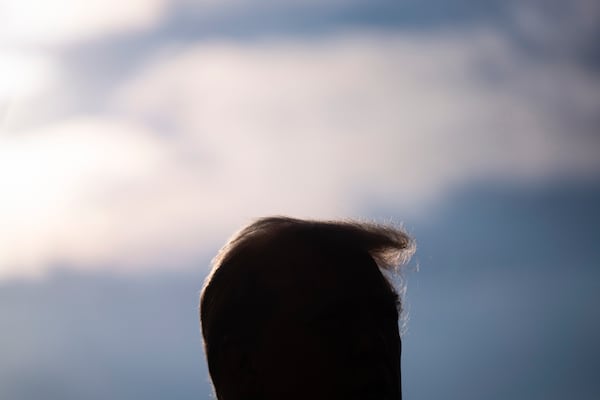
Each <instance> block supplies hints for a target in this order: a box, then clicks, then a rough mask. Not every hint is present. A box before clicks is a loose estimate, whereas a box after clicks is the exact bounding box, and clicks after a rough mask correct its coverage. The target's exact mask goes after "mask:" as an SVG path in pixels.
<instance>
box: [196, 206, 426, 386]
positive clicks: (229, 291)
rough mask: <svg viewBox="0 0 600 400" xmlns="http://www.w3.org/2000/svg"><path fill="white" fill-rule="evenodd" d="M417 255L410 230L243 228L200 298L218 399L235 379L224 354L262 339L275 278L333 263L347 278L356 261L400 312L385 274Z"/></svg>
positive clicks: (264, 223) (283, 222)
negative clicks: (378, 275)
mask: <svg viewBox="0 0 600 400" xmlns="http://www.w3.org/2000/svg"><path fill="white" fill-rule="evenodd" d="M414 249H415V245H414V242H413V241H412V240H411V238H410V237H409V236H408V235H407V234H406V233H405V232H404V231H403V230H401V229H399V228H396V227H393V226H390V225H380V224H375V223H363V222H356V221H314V220H300V219H294V218H289V217H280V216H278V217H266V218H261V219H259V220H257V221H255V222H253V223H251V224H250V225H248V226H246V227H244V228H242V229H241V230H240V231H239V232H237V233H236V234H234V235H233V237H232V238H231V239H230V240H229V241H228V242H227V244H225V246H224V247H223V248H222V249H221V250H220V251H219V253H218V254H217V256H216V257H215V258H214V260H213V262H212V270H211V272H210V274H209V276H208V277H207V278H206V281H205V283H204V286H203V289H202V293H201V295H200V320H201V327H202V334H203V338H204V348H205V352H206V357H207V361H208V367H209V372H210V375H211V377H212V380H213V384H214V386H215V389H216V392H217V396H219V389H220V386H222V384H223V383H222V379H223V381H224V380H225V379H231V377H222V375H223V373H222V368H223V363H224V361H223V360H222V358H223V356H222V355H219V352H220V349H223V348H224V347H227V346H228V344H229V343H231V341H241V342H243V343H245V345H248V346H251V343H254V340H255V339H256V336H257V335H260V325H261V321H262V316H264V315H265V314H266V313H268V312H269V311H268V310H270V309H271V308H272V307H273V304H272V303H275V302H274V301H273V299H274V298H277V297H276V296H277V294H276V292H277V290H278V289H277V285H278V282H280V281H277V279H278V278H270V277H272V276H279V275H278V274H288V272H287V271H288V270H289V269H294V268H296V269H302V268H308V264H311V265H312V264H315V265H317V264H318V265H327V266H330V265H331V264H333V266H332V268H334V270H333V271H334V272H333V273H334V274H339V275H340V276H342V275H343V274H344V268H345V267H347V265H348V263H349V262H354V261H349V260H355V259H361V260H364V261H361V262H362V263H363V264H364V263H373V262H374V263H375V264H376V266H377V267H378V269H379V271H380V272H384V274H382V275H383V278H382V279H383V280H384V281H385V284H386V285H387V286H388V288H389V289H390V293H392V294H393V296H394V299H395V302H396V304H397V306H398V311H401V302H400V301H399V300H398V295H397V292H396V291H395V290H394V287H393V284H392V283H391V282H390V281H389V278H387V277H386V275H388V273H390V272H394V271H397V266H399V265H401V264H403V263H405V262H406V261H407V260H408V259H409V258H410V256H411V255H412V253H413V252H414ZM319 260H320V261H319ZM323 260H326V261H323ZM319 262H320V263H321V264H319ZM292 266H293V267H292ZM338 270H339V271H338ZM294 273H295V272H294ZM269 279H274V280H275V281H274V282H275V283H273V282H272V281H269ZM292 284H295V281H292ZM297 285H302V283H297Z"/></svg>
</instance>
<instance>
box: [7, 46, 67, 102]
mask: <svg viewBox="0 0 600 400" xmlns="http://www.w3.org/2000/svg"><path fill="white" fill-rule="evenodd" d="M54 75H55V67H54V64H53V63H52V62H51V61H50V60H49V59H48V58H46V57H43V56H41V55H33V54H27V53H16V52H8V51H4V52H3V51H1V50H0V104H6V103H8V102H10V101H12V100H14V99H19V98H22V97H26V96H30V95H32V94H34V93H36V92H38V91H40V90H41V89H42V88H43V87H44V86H45V85H47V84H48V83H49V81H50V80H51V79H52V77H53V76H54Z"/></svg>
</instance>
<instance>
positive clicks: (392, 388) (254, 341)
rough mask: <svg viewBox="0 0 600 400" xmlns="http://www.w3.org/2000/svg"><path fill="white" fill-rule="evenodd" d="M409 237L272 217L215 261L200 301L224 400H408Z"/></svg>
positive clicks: (384, 230) (209, 354)
mask: <svg viewBox="0 0 600 400" xmlns="http://www.w3.org/2000/svg"><path fill="white" fill-rule="evenodd" d="M411 250H412V242H411V240H410V239H409V237H408V236H407V235H406V234H405V233H404V232H402V231H400V230H397V229H394V228H391V227H384V226H378V225H374V224H359V223H350V222H320V221H304V220H297V219H291V218H284V217H271V218H264V219H261V220H258V221H257V222H255V223H253V224H251V225H249V226H247V227H246V228H244V229H242V230H241V231H240V232H239V233H238V234H237V235H235V236H234V237H233V238H232V239H231V240H230V241H229V243H227V244H226V245H225V247H224V248H223V249H222V250H221V252H220V253H219V255H218V256H217V257H216V259H215V261H214V265H213V270H212V272H211V274H210V276H209V277H208V278H207V280H206V282H205V285H204V288H203V290H202V294H201V298H200V318H201V324H202V333H203V336H204V344H205V351H206V356H207V360H208V366H209V371H210V375H211V378H212V380H213V384H214V386H215V390H216V394H217V397H218V398H219V400H239V399H263V400H270V399H283V398H285V399H307V398H310V399H335V398H340V399H341V398H344V399H364V398H371V399H400V398H401V395H400V392H401V391H400V351H401V342H400V336H399V332H398V308H397V306H398V305H399V301H398V295H397V294H396V292H395V291H394V289H393V287H392V285H391V284H390V283H389V282H388V281H387V279H386V278H385V276H384V275H383V274H382V271H381V270H385V269H390V268H392V267H393V265H396V264H397V263H399V262H401V261H403V260H404V259H406V258H407V257H408V256H409V255H410V252H411Z"/></svg>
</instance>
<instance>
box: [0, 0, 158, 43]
mask: <svg viewBox="0 0 600 400" xmlns="http://www.w3.org/2000/svg"><path fill="white" fill-rule="evenodd" d="M166 5H167V2H166V1H164V0H131V1H115V0H109V1H106V0H86V1H78V0H4V1H3V2H2V4H1V5H0V45H1V44H4V45H7V44H13V45H14V44H15V43H16V44H27V43H29V44H71V43H77V42H82V41H85V40H89V39H95V38H98V37H101V36H105V35H110V34H115V33H123V32H127V31H135V30H140V29H146V28H148V27H151V26H152V25H154V24H156V23H157V22H158V21H159V20H160V19H161V18H162V17H163V15H164V12H165V10H166Z"/></svg>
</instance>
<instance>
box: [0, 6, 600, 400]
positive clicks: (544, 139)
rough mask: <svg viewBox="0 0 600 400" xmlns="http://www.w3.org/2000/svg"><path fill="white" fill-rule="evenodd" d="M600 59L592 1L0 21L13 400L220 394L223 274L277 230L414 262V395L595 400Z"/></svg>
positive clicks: (58, 12) (5, 289)
mask: <svg viewBox="0 0 600 400" xmlns="http://www.w3.org/2000/svg"><path fill="white" fill-rule="evenodd" d="M599 37H600V3H598V2H597V1H594V0H574V1H569V2H566V1H558V0H557V1H553V0H545V1H542V0H539V1H507V0H502V1H500V0H484V1H482V0H453V1H441V0H419V1H417V0H368V1H367V0H347V1H341V0H320V1H317V0H304V1H299V0H288V1H285V2H281V1H273V0H253V1H251V0H246V1H241V0H224V1H212V0H204V1H193V0H174V1H168V0H129V1H116V0H86V1H78V0H0V398H1V399H7V400H37V399H41V398H43V399H46V400H59V399H60V400H69V399H78V400H79V399H114V400H121V399H123V400H125V399H128V400H129V399H136V398H144V399H149V400H151V399H157V400H158V399H165V398H173V399H209V398H211V396H212V395H211V387H210V383H209V379H208V374H207V370H206V367H205V361H204V355H203V352H202V348H201V339H200V333H199V328H198V316H197V299H198V294H199V291H200V287H201V285H202V282H203V279H204V277H205V275H206V273H207V271H208V268H209V263H210V259H211V258H212V256H213V255H214V254H215V253H216V251H217V250H218V248H219V247H220V246H221V245H222V244H223V243H224V242H225V240H226V239H227V238H228V236H229V235H230V234H231V233H232V232H233V231H234V230H235V229H237V228H238V227H240V226H241V225H243V224H245V223H247V222H249V221H251V220H252V219H254V218H256V217H259V216H263V215H272V214H287V215H293V216H297V217H313V218H348V217H354V218H361V219H369V220H375V221H380V222H394V223H403V224H404V226H405V228H406V229H407V230H408V231H409V232H410V233H411V234H412V235H413V236H414V237H415V238H416V240H417V243H418V251H417V253H416V255H415V256H414V258H413V260H412V261H411V263H410V264H409V265H408V266H407V268H406V278H407V281H408V291H407V296H406V299H405V301H406V308H407V310H408V323H407V329H406V333H405V334H404V339H403V340H404V346H403V348H404V354H403V381H404V385H403V386H404V394H405V397H406V398H407V399H412V400H425V399H440V398H444V399H489V400H494V399H498V400H500V399H502V400H505V399H517V400H518V399H523V400H535V399H544V400H552V399H561V400H562V399H565V398H569V399H578V400H597V399H598V398H600V379H599V377H600V342H599V341H598V338H600V311H599V306H600V271H599V268H600V243H599V241H600V210H599V206H600V134H599V132H600V130H599V129H598V127H599V126H600V90H599V88H600V46H599V44H598V43H599V41H598V38H599ZM417 270H418V271H417Z"/></svg>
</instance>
